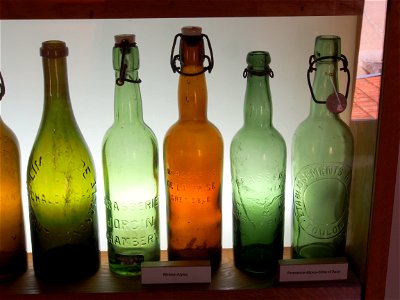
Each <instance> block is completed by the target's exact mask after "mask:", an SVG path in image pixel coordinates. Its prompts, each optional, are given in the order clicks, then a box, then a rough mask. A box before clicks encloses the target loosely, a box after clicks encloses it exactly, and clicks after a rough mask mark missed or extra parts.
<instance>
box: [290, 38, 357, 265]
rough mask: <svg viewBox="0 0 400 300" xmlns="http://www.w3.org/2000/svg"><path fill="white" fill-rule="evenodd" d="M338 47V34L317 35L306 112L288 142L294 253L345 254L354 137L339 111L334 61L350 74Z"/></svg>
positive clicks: (340, 100)
mask: <svg viewBox="0 0 400 300" xmlns="http://www.w3.org/2000/svg"><path fill="white" fill-rule="evenodd" d="M340 48H341V45H340V38H339V37H337V36H326V35H324V36H318V37H317V38H316V41H315V51H314V55H313V56H311V58H310V69H309V73H310V71H316V74H315V77H314V82H313V85H312V88H311V94H312V97H311V108H310V114H309V115H308V117H307V119H306V120H304V121H303V122H302V123H301V124H300V125H299V126H298V128H297V129H296V131H295V134H294V136H293V144H292V146H293V149H292V168H293V178H292V179H293V210H294V216H293V238H292V250H293V257H294V258H315V257H336V256H343V255H344V253H345V245H346V230H347V216H348V205H349V194H350V183H351V174H352V164H353V138H352V134H351V132H350V129H349V127H348V126H347V125H346V124H345V123H344V122H343V121H342V120H341V119H340V117H339V115H338V112H340V111H342V110H343V109H344V103H343V99H344V97H343V96H342V95H341V94H339V85H338V72H339V70H338V61H339V60H341V61H343V63H344V67H343V68H342V69H343V70H346V71H347V74H348V76H350V75H349V72H348V69H347V60H345V57H344V56H343V55H341V49H340ZM314 64H315V68H314V67H313V65H314ZM309 82H310V80H309ZM347 90H348V89H347ZM346 94H347V93H346ZM332 99H333V100H334V101H333V102H332V101H330V100H332ZM332 103H333V105H332Z"/></svg>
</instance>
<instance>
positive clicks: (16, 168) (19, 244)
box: [0, 72, 27, 282]
mask: <svg viewBox="0 0 400 300" xmlns="http://www.w3.org/2000/svg"><path fill="white" fill-rule="evenodd" d="M4 94H5V86H4V82H3V77H2V76H1V72H0V100H1V99H2V98H3V96H4ZM26 267H27V260H26V247H25V229H24V216H23V209H22V196H21V166H20V153H19V143H18V139H17V137H16V136H15V134H14V133H13V131H12V130H11V129H10V128H9V127H8V126H7V125H6V124H5V123H4V122H3V120H2V118H1V115H0V282H1V281H5V280H8V279H10V278H13V277H16V276H18V275H20V274H22V273H24V272H25V271H26Z"/></svg>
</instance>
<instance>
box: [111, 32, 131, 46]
mask: <svg viewBox="0 0 400 300" xmlns="http://www.w3.org/2000/svg"><path fill="white" fill-rule="evenodd" d="M114 41H115V45H119V44H121V43H122V42H123V41H127V42H128V43H129V44H134V43H135V42H136V36H135V35H134V34H118V35H115V36H114Z"/></svg>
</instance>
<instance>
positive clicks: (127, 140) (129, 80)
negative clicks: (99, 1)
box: [103, 35, 160, 276]
mask: <svg viewBox="0 0 400 300" xmlns="http://www.w3.org/2000/svg"><path fill="white" fill-rule="evenodd" d="M113 65H114V70H115V76H116V83H115V94H114V124H113V125H112V127H111V128H110V129H109V130H108V131H107V133H106V135H105V137H104V141H103V173H104V188H105V204H106V217H107V239H108V258H109V265H110V269H111V271H113V272H115V273H117V274H119V275H122V276H134V275H138V274H140V267H141V262H143V261H155V260H159V259H160V242H159V208H158V146H157V139H156V137H155V135H154V133H153V132H152V130H151V129H150V128H149V127H148V126H147V125H146V124H145V123H144V121H143V112H142V98H141V94H140V87H139V82H140V80H139V77H138V69H139V50H138V47H137V45H136V43H135V36H134V35H118V36H115V46H114V48H113Z"/></svg>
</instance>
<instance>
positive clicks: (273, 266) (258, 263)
mask: <svg viewBox="0 0 400 300" xmlns="http://www.w3.org/2000/svg"><path fill="white" fill-rule="evenodd" d="M276 248H277V247H276V246H275V247H274V246H273V245H263V244H257V245H250V246H245V247H242V248H240V249H235V248H234V260H235V266H236V268H238V269H239V270H241V271H244V272H246V273H250V274H252V275H255V276H266V277H271V278H272V277H275V276H276V274H277V272H278V260H279V259H282V254H283V249H281V250H280V251H279V250H278V251H277V249H276Z"/></svg>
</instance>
